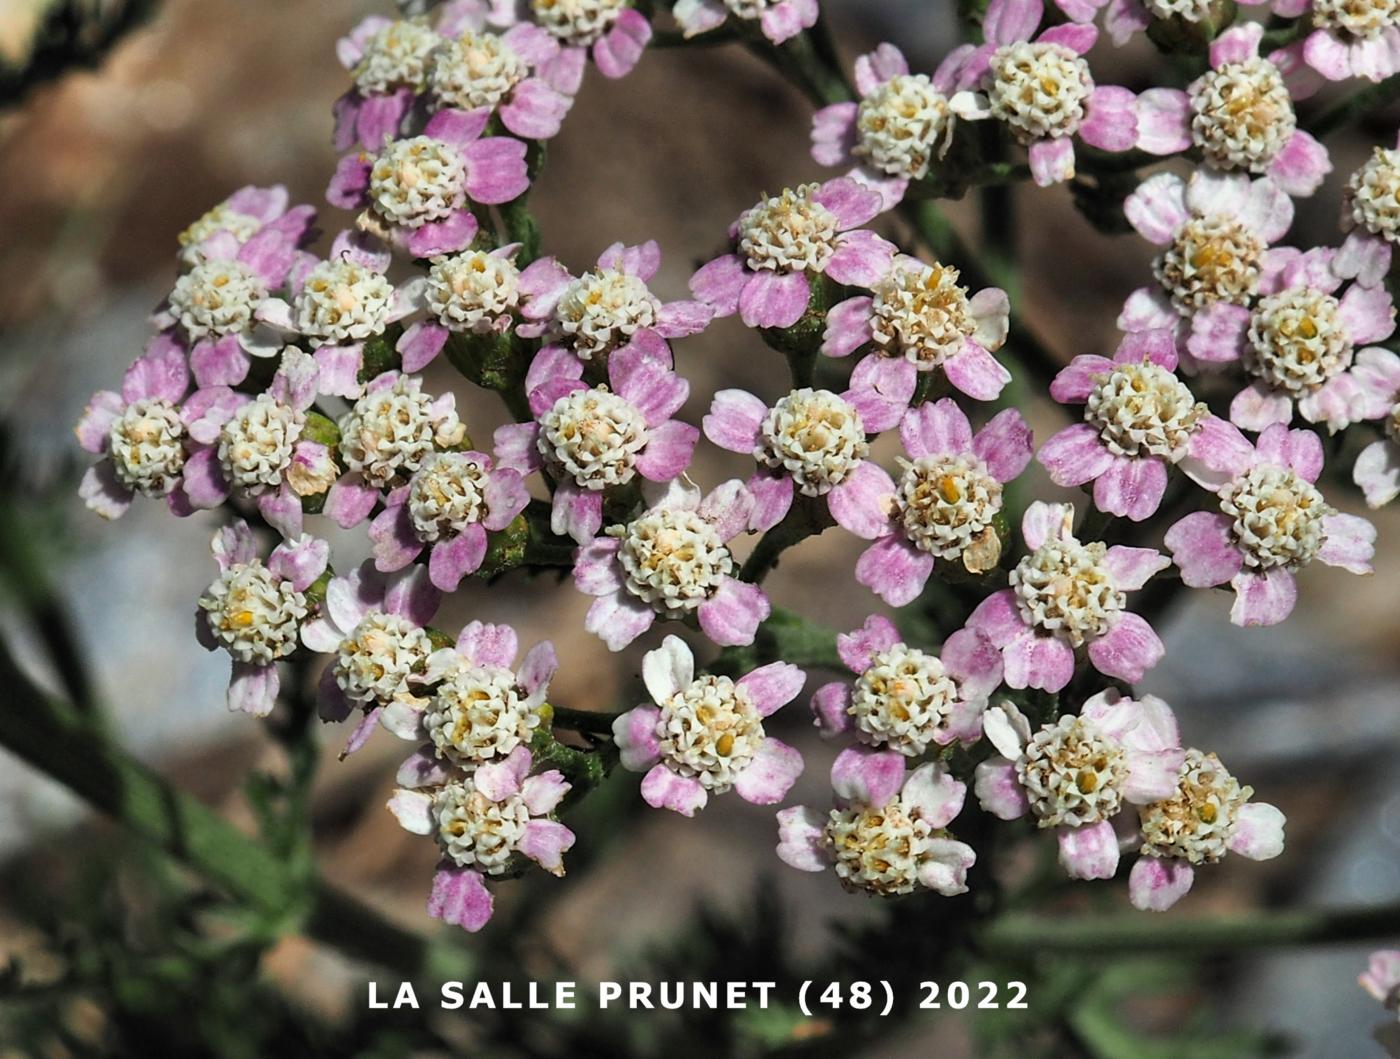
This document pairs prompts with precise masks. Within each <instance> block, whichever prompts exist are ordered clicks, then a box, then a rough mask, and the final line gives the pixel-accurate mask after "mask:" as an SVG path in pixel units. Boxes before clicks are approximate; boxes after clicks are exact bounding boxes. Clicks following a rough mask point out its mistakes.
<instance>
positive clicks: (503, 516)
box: [369, 450, 530, 592]
mask: <svg viewBox="0 0 1400 1059" xmlns="http://www.w3.org/2000/svg"><path fill="white" fill-rule="evenodd" d="M529 503H530V494H529V492H527V491H526V488H525V482H524V480H523V479H522V478H521V476H520V474H519V473H517V472H516V471H513V470H511V469H510V468H507V467H496V466H494V465H493V461H492V459H491V457H490V456H488V455H487V454H486V453H484V452H475V451H472V450H467V451H460V452H434V453H432V454H430V455H429V456H427V457H426V458H425V459H424V460H423V463H422V464H421V465H420V466H419V468H418V470H416V471H414V472H413V477H411V478H410V479H409V480H408V483H407V484H406V485H402V486H399V487H398V488H397V489H395V490H394V491H393V492H392V493H390V494H389V496H388V498H387V499H386V500H385V503H384V510H383V511H381V512H380V513H379V514H378V515H377V516H375V519H374V521H373V522H372V523H371V524H370V528H369V535H370V539H371V540H373V541H374V565H375V568H376V569H378V570H380V571H381V572H384V573H392V572H393V571H395V570H402V569H403V568H404V567H405V566H407V565H408V564H409V563H411V562H413V561H414V560H415V559H417V558H418V557H419V556H420V555H421V554H422V553H423V550H424V549H425V548H426V549H427V550H428V578H429V580H431V581H432V583H433V584H434V585H436V586H437V587H438V588H440V589H442V590H443V591H444V592H454V591H456V589H457V586H458V585H459V584H461V582H462V578H464V577H466V576H467V575H468V574H474V573H476V571H477V570H478V569H480V568H481V563H482V560H483V559H485V557H486V547H487V543H488V538H487V533H488V532H490V533H498V532H500V531H501V530H503V529H505V528H506V527H507V526H509V525H510V524H511V523H512V522H513V521H514V520H515V517H516V516H517V515H519V514H520V513H521V512H522V511H524V510H525V508H526V506H527V505H528V504H529Z"/></svg>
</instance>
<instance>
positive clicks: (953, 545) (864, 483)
mask: <svg viewBox="0 0 1400 1059" xmlns="http://www.w3.org/2000/svg"><path fill="white" fill-rule="evenodd" d="M899 435H900V438H901V439H902V440H903V442H904V451H905V452H906V453H908V456H909V458H908V459H907V460H901V461H900V464H901V466H902V467H903V474H902V476H901V477H900V480H899V484H898V485H896V484H895V482H894V480H893V479H892V478H890V476H889V475H888V474H887V473H886V472H885V471H884V470H882V469H881V468H880V467H879V466H878V465H877V464H875V463H874V462H872V461H870V460H865V461H863V462H862V463H861V464H860V465H859V466H858V467H856V469H855V470H854V471H852V472H851V474H850V476H849V477H848V478H847V479H846V480H845V481H844V482H842V483H841V484H840V485H838V486H837V487H836V488H835V489H833V490H832V491H831V494H830V496H829V497H828V500H827V502H828V503H829V504H830V505H831V513H832V515H833V516H835V518H836V521H837V522H838V523H839V524H840V525H841V526H843V527H845V528H846V529H848V530H850V531H851V532H852V533H854V534H855V535H856V536H857V537H863V538H864V539H866V540H871V541H874V542H875V543H874V544H872V545H871V546H870V547H869V548H867V549H866V551H865V553H864V554H863V555H862V556H861V557H860V560H859V561H858V562H857V563H856V580H857V581H859V582H860V583H861V584H862V585H865V586H866V587H867V588H869V589H870V590H871V591H872V592H874V593H875V594H876V595H878V596H879V597H880V598H881V599H883V600H884V601H885V602H886V603H889V604H890V605H891V606H895V607H902V606H905V605H906V604H908V603H911V602H913V600H914V599H915V598H916V597H917V596H918V595H919V593H920V592H922V591H923V589H924V584H925V582H927V581H928V578H929V575H930V574H931V573H932V572H933V566H934V562H935V561H936V560H940V559H941V560H945V561H947V562H951V563H958V564H960V565H961V566H962V567H963V568H964V569H966V570H968V571H970V572H972V573H985V572H986V571H988V570H990V569H992V568H993V567H995V566H996V565H997V563H998V562H999V561H1000V559H1001V539H1000V537H999V536H998V535H997V530H996V525H995V521H996V518H997V516H998V514H999V513H1000V512H1001V505H1002V486H1003V485H1005V483H1007V482H1009V481H1011V480H1012V479H1013V478H1015V477H1017V476H1018V475H1019V474H1020V473H1021V472H1022V471H1024V470H1025V469H1026V465H1027V464H1028V463H1030V460H1031V453H1032V451H1033V450H1032V448H1031V431H1030V427H1028V426H1027V425H1026V421H1025V420H1024V419H1022V418H1021V413H1020V412H1018V411H1016V409H1014V408H1008V409H1006V410H1005V411H1002V412H999V413H997V415H995V416H994V417H993V418H992V420H991V422H989V423H988V424H987V425H986V426H985V427H983V428H982V429H981V430H980V431H978V432H977V434H976V435H974V434H973V433H972V425H971V424H970V423H969V422H968V419H967V416H966V415H965V414H963V411H962V409H960V408H959V407H958V406H957V405H956V404H955V403H954V402H953V400H952V398H950V397H945V398H943V399H942V400H941V401H938V402H936V403H934V404H923V405H919V406H918V407H916V408H911V409H910V410H909V411H908V413H906V415H905V416H904V419H903V421H902V422H901V423H900V427H899Z"/></svg>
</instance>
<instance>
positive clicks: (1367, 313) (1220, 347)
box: [1188, 248, 1395, 433]
mask: <svg viewBox="0 0 1400 1059" xmlns="http://www.w3.org/2000/svg"><path fill="white" fill-rule="evenodd" d="M1332 256H1333V251H1331V250H1330V249H1325V248H1318V249H1316V250H1310V251H1308V252H1307V253H1306V254H1300V255H1298V256H1297V257H1296V258H1294V259H1293V260H1292V261H1290V262H1289V263H1288V265H1286V266H1285V267H1284V269H1283V272H1282V274H1281V275H1280V276H1278V277H1277V278H1276V279H1274V280H1271V281H1270V282H1268V283H1267V284H1265V285H1264V286H1263V289H1262V290H1261V292H1260V297H1259V299H1258V301H1256V302H1255V304H1254V306H1253V308H1252V309H1245V308H1244V307H1242V306H1238V305H1224V304H1217V305H1213V306H1211V307H1210V308H1208V309H1206V310H1205V311H1204V312H1203V313H1201V314H1200V315H1198V316H1197V317H1196V319H1195V320H1194V321H1192V335H1191V338H1190V340H1189V342H1188V347H1189V348H1190V350H1191V355H1192V356H1193V357H1195V359H1196V360H1198V361H1200V362H1202V363H1210V364H1229V363H1233V362H1235V361H1240V362H1242V363H1243V365H1244V368H1245V370H1246V371H1247V372H1248V373H1249V374H1250V375H1252V376H1253V377H1254V378H1253V381H1252V382H1250V383H1249V384H1248V385H1247V386H1246V387H1245V388H1244V389H1242V390H1241V391H1240V392H1239V393H1238V394H1237V395H1236V397H1235V399H1234V400H1233V401H1232V402H1231V403H1230V418H1231V420H1233V421H1234V423H1235V424H1236V425H1237V426H1240V427H1243V428H1244V429H1246V430H1263V429H1265V428H1266V427H1269V426H1272V425H1273V424H1275V423H1281V424H1283V425H1285V426H1286V425H1288V424H1289V423H1291V422H1292V421H1293V409H1294V405H1295V403H1296V405H1297V409H1298V411H1299V412H1301V413H1302V415H1303V418H1304V419H1306V420H1307V421H1308V422H1310V423H1326V424H1327V427H1328V429H1329V431H1331V432H1332V433H1335V432H1336V431H1337V430H1339V429H1341V428H1342V427H1345V426H1348V425H1349V424H1350V423H1351V422H1352V420H1353V414H1352V409H1353V406H1354V405H1355V404H1356V401H1357V398H1358V396H1359V392H1358V391H1359V388H1358V384H1357V381H1356V379H1355V377H1354V375H1353V373H1352V371H1351V368H1352V365H1353V363H1354V361H1355V359H1356V356H1357V350H1358V348H1359V347H1364V346H1366V345H1367V344H1368V343H1372V342H1381V341H1384V340H1385V339H1387V338H1389V337H1390V335H1391V334H1393V333H1394V331H1395V305H1394V303H1393V302H1392V300H1391V297H1390V292H1389V291H1387V290H1386V289H1385V288H1384V287H1363V286H1361V285H1360V284H1355V283H1354V284H1351V285H1350V286H1349V287H1348V288H1347V291H1346V293H1345V294H1343V295H1342V296H1341V297H1340V298H1339V297H1337V296H1336V292H1337V290H1338V289H1339V288H1340V287H1341V286H1342V282H1343V281H1342V280H1341V279H1339V278H1338V277H1337V275H1336V274H1335V272H1333V271H1332V268H1331V260H1332ZM1372 348H1373V349H1374V350H1375V351H1376V352H1378V353H1384V352H1385V351H1384V350H1381V349H1379V347H1372ZM1362 351H1363V352H1365V351H1366V350H1362Z"/></svg>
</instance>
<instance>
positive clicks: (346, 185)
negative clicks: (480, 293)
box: [326, 108, 530, 258]
mask: <svg viewBox="0 0 1400 1059" xmlns="http://www.w3.org/2000/svg"><path fill="white" fill-rule="evenodd" d="M490 117H491V115H490V112H489V111H487V110H472V111H467V110H457V109H455V108H447V109H444V110H439V111H438V112H437V113H436V114H434V115H433V116H432V117H431V118H429V119H428V123H427V125H425V126H424V127H423V134H422V135H421V136H410V137H407V138H406V139H402V140H390V141H388V142H387V143H385V144H384V145H383V147H382V148H380V149H379V152H378V154H372V153H371V152H369V151H364V150H361V151H353V152H351V153H350V154H347V155H346V156H345V157H344V158H342V159H341V160H340V165H339V166H337V167H336V171H335V176H333V177H332V178H331V183H330V186H329V187H328V188H327V189H326V200H327V201H328V202H330V204H331V205H333V206H340V207H341V208H342V209H347V210H355V209H363V210H364V211H365V212H364V213H363V214H361V216H360V221H359V223H360V225H361V227H363V228H365V229H366V230H368V231H372V232H374V233H375V234H376V235H380V236H383V237H384V238H385V239H387V240H388V241H389V242H390V243H391V244H392V245H394V246H395V247H398V248H400V249H402V250H404V251H405V252H407V253H408V254H410V255H411V256H413V257H416V258H431V257H438V256H440V255H442V254H455V253H457V252H459V251H461V250H465V249H466V248H467V247H468V246H470V245H471V242H472V240H473V239H475V238H476V233H477V231H478V229H479V225H478V224H477V220H476V217H475V216H473V215H472V211H471V206H472V203H482V204H485V205H492V206H494V205H497V204H499V203H502V202H509V201H510V200H511V199H514V198H517V197H519V196H520V195H522V194H524V192H525V190H526V189H527V188H528V187H529V186H530V177H529V174H528V172H527V171H526V167H525V144H524V142H523V141H521V140H517V139H514V138H512V137H509V136H486V137H483V136H482V135H481V134H482V132H484V131H485V129H486V123H487V121H488V120H489V119H490Z"/></svg>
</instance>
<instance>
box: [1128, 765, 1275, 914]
mask: <svg viewBox="0 0 1400 1059" xmlns="http://www.w3.org/2000/svg"><path fill="white" fill-rule="evenodd" d="M1175 788H1176V789H1175V790H1173V791H1172V792H1171V793H1170V794H1169V795H1168V796H1167V797H1165V798H1163V799H1162V800H1160V801H1156V802H1153V803H1152V804H1151V805H1145V806H1143V807H1142V808H1140V809H1139V810H1138V818H1139V829H1140V834H1141V842H1142V849H1141V853H1140V855H1139V856H1138V859H1137V863H1136V864H1134V865H1133V870H1132V872H1131V873H1130V874H1129V876H1128V898H1129V900H1131V901H1132V903H1133V907H1134V908H1137V909H1141V910H1142V911H1153V912H1164V911H1166V910H1167V909H1168V908H1170V907H1171V906H1172V905H1174V904H1176V902H1177V901H1179V900H1181V898H1183V897H1184V896H1186V893H1187V891H1188V890H1190V889H1191V883H1192V882H1193V881H1194V879H1195V874H1196V866H1197V865H1199V864H1214V863H1215V862H1216V861H1218V860H1220V859H1221V858H1222V857H1224V856H1225V854H1226V853H1238V854H1239V855H1240V856H1242V857H1248V858H1249V859H1250V860H1271V859H1272V858H1274V857H1277V856H1278V855H1279V854H1280V853H1282V852H1283V825H1284V818H1283V814H1282V813H1281V812H1279V811H1278V809H1276V808H1275V807H1274V806H1272V805H1268V804H1266V803H1264V802H1251V801H1250V800H1249V799H1250V796H1251V795H1253V794H1254V788H1252V787H1241V786H1240V784H1239V783H1238V781H1236V779H1235V777H1234V776H1232V775H1230V773H1229V772H1227V771H1226V770H1225V766H1224V765H1222V764H1221V763H1220V759H1219V758H1217V757H1216V756H1215V755H1214V754H1204V753H1202V752H1201V751H1199V750H1196V749H1189V750H1187V751H1186V754H1185V760H1184V761H1182V763H1181V766H1180V769H1179V771H1178V773H1177V776H1176V784H1175Z"/></svg>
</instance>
